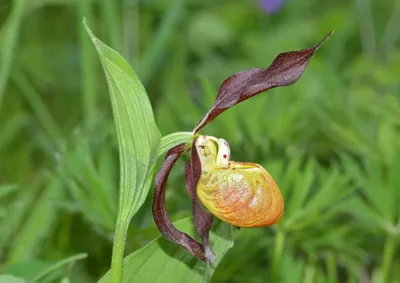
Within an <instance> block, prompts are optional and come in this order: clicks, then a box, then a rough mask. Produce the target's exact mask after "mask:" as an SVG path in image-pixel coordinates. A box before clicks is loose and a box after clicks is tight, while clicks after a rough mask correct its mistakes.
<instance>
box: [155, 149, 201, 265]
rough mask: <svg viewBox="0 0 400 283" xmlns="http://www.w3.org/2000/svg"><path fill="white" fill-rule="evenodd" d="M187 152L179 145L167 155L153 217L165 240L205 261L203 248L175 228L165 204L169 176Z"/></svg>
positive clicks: (161, 171) (161, 170)
mask: <svg viewBox="0 0 400 283" xmlns="http://www.w3.org/2000/svg"><path fill="white" fill-rule="evenodd" d="M185 150H186V145H184V144H182V145H178V146H176V147H174V148H173V149H171V150H170V151H169V152H168V153H167V155H166V158H165V160H164V163H163V164H162V166H161V169H160V171H158V173H157V177H156V182H155V188H154V198H153V217H154V221H155V223H156V225H157V227H158V229H159V230H160V232H161V233H162V234H163V235H164V237H165V238H167V239H168V240H170V241H171V242H174V243H176V244H178V245H180V246H182V247H184V248H185V249H187V250H188V251H189V252H190V253H192V254H193V255H194V256H196V257H197V258H198V259H200V260H203V261H205V260H206V257H205V255H204V249H203V246H202V245H201V244H200V243H199V242H197V241H196V240H194V239H193V238H192V237H190V236H189V235H187V234H186V233H183V232H181V231H179V230H177V229H176V228H175V227H174V225H173V224H172V222H171V220H170V219H169V217H168V213H167V207H166V203H165V189H166V184H167V180H168V176H169V174H170V172H171V169H172V167H173V166H174V164H175V163H176V161H177V160H178V159H179V157H181V156H182V154H183V153H184V152H185Z"/></svg>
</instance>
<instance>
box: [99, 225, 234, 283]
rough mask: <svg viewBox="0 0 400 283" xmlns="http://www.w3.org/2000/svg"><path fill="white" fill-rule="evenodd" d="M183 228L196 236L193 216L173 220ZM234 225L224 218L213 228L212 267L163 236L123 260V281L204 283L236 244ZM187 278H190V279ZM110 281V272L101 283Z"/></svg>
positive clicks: (178, 226)
mask: <svg viewBox="0 0 400 283" xmlns="http://www.w3.org/2000/svg"><path fill="white" fill-rule="evenodd" d="M174 225H175V226H176V227H177V228H178V229H179V230H181V231H184V232H186V233H189V234H191V235H194V234H195V232H194V227H193V221H192V218H185V219H182V220H179V221H177V222H175V223H174ZM232 237H233V236H232V226H231V225H229V224H226V223H223V222H221V221H219V222H217V224H216V225H215V226H214V229H213V230H212V231H211V237H210V238H211V246H212V247H213V250H214V252H215V253H216V256H217V259H216V261H215V263H214V264H213V266H206V264H205V263H204V262H202V261H199V260H197V259H196V258H195V257H194V256H192V255H191V254H189V253H188V252H187V251H186V250H185V249H183V248H181V247H180V246H178V245H176V244H174V243H171V242H169V241H168V240H167V239H165V238H164V237H162V236H159V237H157V238H156V239H155V240H153V241H152V242H151V243H149V244H148V245H146V246H145V247H143V248H141V249H140V250H138V251H136V252H134V253H132V254H130V255H128V256H127V257H126V258H125V259H124V276H123V282H127V283H128V282H129V283H130V282H174V283H180V282H182V283H186V282H191V283H195V282H203V280H204V279H205V280H206V281H204V282H208V281H207V278H211V276H212V274H213V273H214V271H215V269H216V267H217V265H218V264H219V262H220V261H221V259H222V258H223V257H224V256H225V254H226V253H227V252H228V250H229V249H230V248H231V247H232V246H233V239H232ZM188 278H190V280H189V281H188ZM106 282H110V272H107V274H106V275H104V277H103V278H101V279H100V281H99V283H106Z"/></svg>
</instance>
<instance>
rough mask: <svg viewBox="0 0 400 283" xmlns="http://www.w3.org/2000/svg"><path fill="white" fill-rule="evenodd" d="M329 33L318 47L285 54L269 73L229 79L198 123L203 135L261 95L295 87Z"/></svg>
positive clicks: (252, 72)
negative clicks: (222, 116)
mask: <svg viewBox="0 0 400 283" xmlns="http://www.w3.org/2000/svg"><path fill="white" fill-rule="evenodd" d="M332 33H333V31H331V32H330V33H328V34H327V35H326V36H325V37H324V39H322V40H321V41H320V42H319V43H318V44H317V45H315V46H313V47H311V48H307V49H303V50H300V51H292V52H285V53H281V54H279V55H278V56H276V58H275V59H274V61H273V62H272V64H271V65H270V66H269V67H268V68H266V69H248V70H245V71H243V72H240V73H237V74H234V75H232V76H230V77H229V78H227V79H226V80H225V81H224V82H223V83H222V85H221V87H220V89H219V91H218V95H217V98H216V99H215V102H214V105H213V106H212V107H211V109H210V110H209V111H208V112H207V113H206V115H204V117H203V118H202V119H201V120H200V121H199V122H198V123H197V125H196V127H195V129H194V132H195V133H197V132H199V131H200V130H201V129H202V128H203V127H204V126H205V125H207V124H208V123H209V122H211V121H212V120H214V119H215V117H217V116H218V115H219V114H221V113H222V112H224V111H225V110H226V109H228V108H230V107H232V106H234V105H236V104H238V103H239V102H242V101H244V100H246V99H249V98H250V97H253V96H255V95H256V94H259V93H260V92H263V91H266V90H269V89H271V88H274V87H278V86H288V85H291V84H293V83H295V82H296V81H297V80H298V79H299V78H300V76H301V75H302V74H303V72H304V70H305V68H306V67H307V65H308V62H310V60H311V57H312V56H313V54H314V52H315V51H316V50H317V49H318V48H319V47H320V46H321V45H322V44H323V43H324V42H325V41H326V40H327V39H328V38H329V37H330V36H331V35H332Z"/></svg>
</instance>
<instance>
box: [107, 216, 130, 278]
mask: <svg viewBox="0 0 400 283" xmlns="http://www.w3.org/2000/svg"><path fill="white" fill-rule="evenodd" d="M119 218H120V217H118V220H117V225H116V227H115V235H114V244H113V251H112V259H111V283H121V282H122V269H123V263H124V250H125V238H126V233H127V232H128V226H129V221H123V220H121V219H119Z"/></svg>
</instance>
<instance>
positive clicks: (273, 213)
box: [153, 32, 333, 262]
mask: <svg viewBox="0 0 400 283" xmlns="http://www.w3.org/2000/svg"><path fill="white" fill-rule="evenodd" d="M332 33H333V32H330V33H328V34H327V35H326V36H325V37H324V38H323V39H322V40H321V41H320V42H319V43H318V44H316V45H315V46H313V47H310V48H307V49H303V50H300V51H292V52H285V53H281V54H279V55H278V56H277V57H276V58H275V59H274V60H273V62H272V63H271V65H270V66H269V67H268V68H266V69H261V68H260V69H256V68H253V69H248V70H245V71H242V72H239V73H236V74H234V75H232V76H230V77H229V78H227V79H226V80H225V81H224V82H223V83H222V85H221V87H220V89H219V91H218V94H217V97H216V99H215V101H214V104H213V105H212V107H211V108H210V110H209V111H208V112H207V113H206V114H205V115H204V116H203V118H202V119H200V121H199V122H198V123H197V125H196V126H195V127H194V130H193V134H194V140H193V142H192V144H190V145H186V144H181V145H178V146H176V147H174V148H172V149H171V150H170V151H169V152H168V153H167V154H166V157H165V160H164V163H163V164H162V166H161V168H160V170H159V172H158V174H157V177H156V182H155V191H154V198H153V217H154V220H155V223H156V225H157V227H158V229H159V230H160V232H161V233H162V234H163V235H164V236H165V237H166V238H167V239H168V240H170V241H172V242H174V243H176V244H178V245H180V246H182V247H183V248H185V249H187V250H188V251H189V252H190V253H192V254H193V255H194V256H196V257H197V258H198V259H200V260H203V261H207V262H212V261H213V260H214V258H215V255H214V253H213V252H212V250H211V247H210V243H209V231H210V229H211V225H212V222H213V215H214V216H216V217H218V218H219V219H221V220H222V221H225V222H227V223H229V224H232V225H234V226H236V227H246V228H251V227H263V226H269V225H272V224H274V223H276V222H277V221H279V219H280V217H281V216H282V213H283V210H284V201H283V197H282V194H281V193H280V191H279V188H278V186H277V184H276V183H275V181H274V179H273V178H272V176H271V175H270V174H269V173H268V172H267V171H266V170H265V169H264V168H263V167H262V166H260V165H258V164H255V163H245V162H235V161H231V160H230V148H229V145H228V143H227V142H226V141H225V140H224V139H221V138H215V137H211V136H205V135H200V134H199V132H200V131H201V130H202V129H203V128H204V127H205V126H206V125H207V124H208V123H210V122H211V121H213V120H214V119H215V118H216V117H217V116H218V115H219V114H221V113H222V112H224V111H225V110H227V109H229V108H231V107H232V106H234V105H236V104H238V103H240V102H242V101H244V100H246V99H249V98H251V97H253V96H255V95H257V94H259V93H261V92H264V91H266V90H269V89H272V88H275V87H279V86H288V85H291V84H293V83H295V82H296V81H297V80H298V79H299V78H300V76H301V75H302V74H303V72H304V70H305V68H306V67H307V65H308V63H309V61H310V60H311V57H312V56H313V54H314V53H315V51H316V50H317V49H318V48H319V47H320V46H321V45H322V44H323V43H324V42H325V41H326V40H327V39H328V38H329V37H330V36H331V35H332ZM186 151H190V160H189V161H188V163H187V164H186V166H185V178H186V187H187V191H188V193H189V196H190V198H191V199H192V202H193V220H194V226H195V228H196V231H197V233H198V235H199V237H200V238H201V241H202V243H200V242H198V241H196V240H194V239H193V238H192V237H191V236H189V235H187V234H186V233H183V232H181V231H179V230H177V229H176V228H175V227H174V225H173V224H172V222H171V220H170V219H169V217H168V214H167V210H166V204H165V190H166V185H167V180H168V176H169V174H170V172H171V169H172V167H173V166H174V164H175V163H176V161H177V160H178V159H179V158H180V157H181V156H182V155H183V154H184V153H185V152H186ZM201 203H202V204H203V205H204V207H205V208H207V210H208V212H207V211H206V210H205V209H204V208H203V206H202V204H201Z"/></svg>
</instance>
